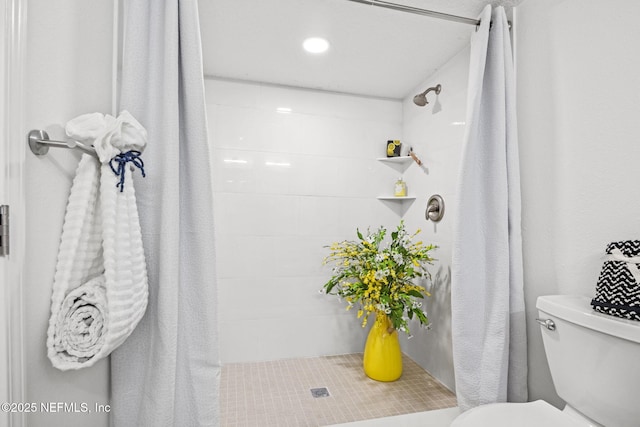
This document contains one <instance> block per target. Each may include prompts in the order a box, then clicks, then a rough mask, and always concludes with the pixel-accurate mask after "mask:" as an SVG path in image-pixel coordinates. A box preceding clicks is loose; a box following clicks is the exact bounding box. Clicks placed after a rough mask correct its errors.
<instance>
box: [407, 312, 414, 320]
mask: <svg viewBox="0 0 640 427" xmlns="http://www.w3.org/2000/svg"><path fill="white" fill-rule="evenodd" d="M407 315H408V316H409V319H413V311H412V310H409V312H408V313H407Z"/></svg>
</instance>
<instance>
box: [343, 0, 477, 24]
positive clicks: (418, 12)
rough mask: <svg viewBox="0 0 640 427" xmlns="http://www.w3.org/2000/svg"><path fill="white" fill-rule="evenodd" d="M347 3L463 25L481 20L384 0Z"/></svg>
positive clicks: (361, 0) (358, 0) (359, 0)
mask: <svg viewBox="0 0 640 427" xmlns="http://www.w3.org/2000/svg"><path fill="white" fill-rule="evenodd" d="M347 1H352V2H354V3H362V4H368V5H371V6H378V7H384V8H386V9H393V10H399V11H401V12H409V13H414V14H416V15H423V16H430V17H432V18H438V19H445V20H447V21H454V22H460V23H463V24H470V25H480V20H479V19H473V18H465V17H464V16H457V15H450V14H448V13H442V12H436V11H433V10H427V9H420V8H417V7H413V6H406V5H403V4H397V3H391V2H388V1H382V0H347Z"/></svg>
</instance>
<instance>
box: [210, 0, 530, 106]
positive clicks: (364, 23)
mask: <svg viewBox="0 0 640 427" xmlns="http://www.w3.org/2000/svg"><path fill="white" fill-rule="evenodd" d="M393 1H394V2H395V3H403V4H406V5H410V6H414V7H419V8H423V9H430V10H436V11H438V12H444V13H449V14H454V15H461V16H466V17H471V18H475V17H477V16H478V15H479V14H480V12H481V10H482V8H483V7H484V5H485V4H487V3H489V2H488V1H486V0H393ZM521 1H522V0H502V1H493V2H491V3H492V4H494V5H498V4H501V5H504V6H513V5H516V4H517V3H520V2H521ZM199 7H200V22H201V25H200V26H201V31H202V45H203V55H204V72H205V75H207V76H215V77H223V78H230V79H240V80H249V81H258V82H267V83H275V84H282V85H289V86H299V87H306V88H314V89H323V90H330V91H336V92H347V93H355V94H363V95H371V96H378V97H386V98H396V99H399V98H403V97H405V96H406V95H409V94H410V92H411V91H412V90H414V88H415V87H416V86H417V85H418V84H420V83H421V82H423V81H424V80H425V79H427V78H428V77H429V76H430V75H431V74H433V73H434V72H435V71H436V70H437V69H438V67H440V66H441V65H443V64H444V63H445V62H446V61H447V60H448V59H450V58H451V57H453V56H454V55H455V54H456V53H458V52H459V51H460V50H461V49H463V48H464V47H465V46H466V45H467V44H468V42H469V37H470V36H471V33H472V31H474V27H473V26H472V25H468V24H460V23H455V22H449V21H443V20H439V19H434V18H429V17H425V16H419V15H414V14H410V13H404V12H398V11H394V10H389V9H383V8H379V7H373V6H369V5H364V4H359V3H353V2H349V1H346V0H200V2H199ZM312 36H319V37H324V38H326V39H328V40H329V42H330V43H331V48H330V49H329V51H328V52H326V53H324V54H321V55H312V54H309V53H306V52H305V51H304V50H303V49H302V41H303V40H304V39H305V38H307V37H312Z"/></svg>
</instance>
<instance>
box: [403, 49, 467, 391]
mask: <svg viewBox="0 0 640 427" xmlns="http://www.w3.org/2000/svg"><path fill="white" fill-rule="evenodd" d="M468 73H469V51H468V49H465V50H463V51H461V52H460V53H458V54H457V55H456V56H455V57H453V58H452V59H451V60H450V61H449V62H448V63H446V64H445V65H443V66H442V67H441V68H440V69H439V70H438V72H437V73H436V74H435V75H433V76H431V77H430V78H429V79H428V80H427V81H425V82H424V83H423V84H421V85H420V86H418V87H416V89H415V91H414V92H412V95H411V96H408V97H407V98H406V99H405V100H404V102H403V112H404V125H403V132H402V133H403V136H404V140H405V142H406V143H407V144H410V145H412V146H413V149H414V150H415V152H416V154H417V155H418V157H419V158H420V159H421V160H422V161H423V167H418V166H417V165H415V164H413V165H412V166H411V167H410V168H409V169H408V170H407V172H406V174H405V175H406V181H407V184H408V185H409V187H410V188H411V189H412V190H413V191H414V192H415V194H417V196H418V199H417V200H416V202H415V203H414V204H413V205H411V207H410V208H409V209H408V210H407V212H406V214H405V222H406V225H407V228H408V229H409V230H415V229H417V228H421V229H422V233H421V236H422V240H423V241H425V242H429V243H434V244H436V245H438V247H439V248H438V249H437V251H436V252H435V253H434V256H435V258H436V259H437V261H436V262H434V265H433V266H432V268H430V271H431V274H432V278H433V280H432V282H431V283H430V285H429V287H428V289H429V290H430V292H431V293H432V297H431V298H428V299H427V301H426V308H427V313H428V315H429V319H430V320H431V322H432V328H431V330H429V331H427V330H423V329H419V328H418V327H417V325H415V326H414V327H413V329H412V333H413V335H414V337H413V338H412V339H411V340H403V341H402V342H401V344H402V345H403V347H404V349H405V351H406V352H407V353H408V354H409V356H410V357H411V358H413V359H414V360H415V361H416V362H418V363H419V364H420V365H421V366H422V367H424V368H425V369H426V370H427V371H429V372H430V373H431V374H432V375H433V376H434V377H436V378H437V379H438V380H440V381H441V382H442V383H443V384H444V385H445V386H447V387H449V388H450V389H451V390H453V389H454V387H455V381H454V376H453V356H452V350H451V297H450V295H451V294H450V291H451V241H452V229H451V225H452V219H453V213H454V212H455V210H456V191H457V184H458V170H459V163H460V157H461V154H462V143H463V139H464V131H465V126H464V121H465V115H466V97H467V78H468ZM438 83H440V84H441V85H442V92H441V93H440V95H438V96H437V97H436V96H435V93H434V92H431V93H430V94H429V95H428V100H429V105H427V106H426V107H418V106H416V105H415V104H414V103H413V93H418V92H422V91H424V90H425V89H426V88H428V87H431V86H435V85H436V84H438ZM432 194H440V195H441V196H442V197H443V198H444V201H445V215H444V218H443V219H442V221H440V222H439V223H437V224H433V223H432V222H427V221H425V219H424V214H425V209H426V205H427V200H428V198H429V197H430V196H431V195H432Z"/></svg>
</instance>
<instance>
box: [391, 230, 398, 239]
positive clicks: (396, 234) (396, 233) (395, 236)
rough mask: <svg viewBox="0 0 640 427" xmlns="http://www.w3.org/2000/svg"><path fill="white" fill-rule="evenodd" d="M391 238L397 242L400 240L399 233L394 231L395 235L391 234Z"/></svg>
mask: <svg viewBox="0 0 640 427" xmlns="http://www.w3.org/2000/svg"><path fill="white" fill-rule="evenodd" d="M391 238H392V239H393V240H396V239H397V238H398V232H397V231H394V232H393V233H391Z"/></svg>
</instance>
